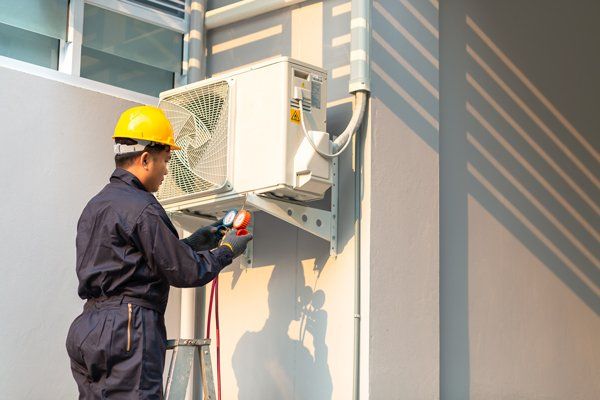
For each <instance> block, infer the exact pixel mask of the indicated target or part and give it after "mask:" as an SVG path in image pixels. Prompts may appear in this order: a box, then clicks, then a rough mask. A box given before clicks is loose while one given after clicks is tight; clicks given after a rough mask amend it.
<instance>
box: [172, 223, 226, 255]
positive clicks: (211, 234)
mask: <svg viewBox="0 0 600 400" xmlns="http://www.w3.org/2000/svg"><path fill="white" fill-rule="evenodd" d="M220 225H223V221H222V220H218V221H216V222H214V223H212V224H211V225H208V226H205V227H202V228H200V229H198V230H197V231H196V232H194V233H192V234H191V235H190V236H189V237H187V238H185V239H183V240H182V242H184V243H186V244H187V245H188V246H190V247H191V248H192V249H194V251H202V250H211V249H214V248H215V247H217V246H218V245H219V242H220V241H221V238H223V231H220V230H219V229H218V226H220Z"/></svg>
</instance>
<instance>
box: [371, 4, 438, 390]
mask: <svg viewBox="0 0 600 400" xmlns="http://www.w3.org/2000/svg"><path fill="white" fill-rule="evenodd" d="M372 20H373V32H372V41H371V49H372V58H371V67H372V74H371V76H372V80H373V82H372V83H373V92H372V105H371V107H372V109H371V126H372V132H371V134H372V137H370V138H369V142H370V145H371V150H370V157H371V161H370V168H371V171H370V172H371V177H370V184H369V183H368V184H367V185H368V187H367V188H366V189H365V190H370V202H371V205H370V208H369V209H367V210H365V212H370V242H371V245H370V254H371V256H370V266H369V268H370V274H371V279H370V288H369V290H370V293H371V295H370V308H369V312H370V317H369V320H370V327H369V337H370V345H369V351H370V360H369V367H370V368H369V392H370V398H372V399H401V398H406V399H433V398H438V397H439V385H438V382H439V313H438V309H439V299H438V287H439V282H438V276H439V255H438V254H439V243H438V241H439V223H438V214H439V211H438V202H439V183H438V176H439V155H438V148H439V134H438V130H439V122H438V121H439V61H438V53H439V51H438V10H437V7H436V5H435V4H433V3H432V2H429V1H426V0H422V1H415V0H411V1H407V0H400V1H398V0H378V1H374V2H373V9H372Z"/></svg>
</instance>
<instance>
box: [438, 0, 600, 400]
mask: <svg viewBox="0 0 600 400" xmlns="http://www.w3.org/2000/svg"><path fill="white" fill-rule="evenodd" d="M441 3H442V4H441V10H440V27H441V33H440V49H441V50H440V66H441V70H440V72H441V78H440V79H441V89H440V95H441V97H440V98H441V104H440V111H441V112H440V121H441V123H440V172H441V173H440V180H441V182H440V190H441V196H440V198H441V212H440V219H441V228H440V229H441V242H440V245H441V265H440V269H441V274H440V279H441V284H440V310H441V336H440V339H441V395H442V398H445V399H469V398H471V399H489V398H528V399H529V398H536V399H537V398H544V399H565V398H570V399H595V398H598V395H599V393H600V379H598V378H599V377H600V341H599V340H598V332H599V329H600V318H599V315H600V297H599V294H600V290H599V287H600V269H599V268H600V263H599V261H598V260H599V258H600V246H598V241H599V239H600V236H599V233H598V230H599V226H600V218H599V210H600V201H599V200H600V186H599V180H600V176H599V171H600V168H599V167H600V164H599V162H600V157H599V149H600V136H599V135H598V131H599V128H600V125H599V123H598V119H597V108H598V92H599V90H600V78H599V77H598V70H599V69H600V55H599V53H598V51H597V49H598V45H599V44H600V39H599V38H600V28H599V27H598V24H597V17H598V15H600V6H599V4H598V2H596V1H585V0H582V1H576V2H573V1H563V0H557V1H552V2H547V1H536V0H530V1H525V2H524V1H502V2H498V1H491V0H488V1H480V0H478V1H471V0H455V1H447V2H441Z"/></svg>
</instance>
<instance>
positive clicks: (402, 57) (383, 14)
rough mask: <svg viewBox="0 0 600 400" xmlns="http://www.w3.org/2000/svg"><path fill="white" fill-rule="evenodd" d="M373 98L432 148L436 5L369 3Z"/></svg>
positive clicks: (434, 141) (436, 101)
mask: <svg viewBox="0 0 600 400" xmlns="http://www.w3.org/2000/svg"><path fill="white" fill-rule="evenodd" d="M372 20H373V28H374V30H373V32H372V41H371V51H372V52H373V57H372V61H371V70H372V85H373V96H374V97H375V98H380V99H381V101H382V102H383V103H384V104H386V106H387V107H389V108H390V109H391V111H392V112H394V113H395V114H396V115H397V116H398V118H400V119H401V120H402V121H403V122H404V123H405V124H406V125H407V126H408V127H409V128H410V129H411V130H412V132H414V133H415V134H416V135H418V136H419V137H420V138H421V139H422V140H423V141H424V142H425V143H427V144H428V145H429V146H430V147H431V148H432V149H433V150H435V151H438V141H439V140H438V135H439V121H438V114H439V60H438V46H439V43H438V42H439V31H438V27H437V20H438V6H437V2H435V1H432V2H429V1H414V0H413V1H409V0H395V1H389V0H379V1H374V2H373V9H372Z"/></svg>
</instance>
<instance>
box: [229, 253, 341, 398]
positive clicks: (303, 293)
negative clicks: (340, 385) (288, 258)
mask: <svg viewBox="0 0 600 400" xmlns="http://www.w3.org/2000/svg"><path fill="white" fill-rule="evenodd" d="M296 275H297V276H296V278H297V279H296V280H291V279H289V266H285V265H281V266H280V265H276V266H275V267H274V269H273V272H272V274H271V277H270V279H269V283H268V291H269V294H268V304H269V316H268V318H267V320H266V321H265V325H264V327H263V328H262V329H261V330H260V331H258V332H246V333H245V334H244V335H243V336H242V337H241V338H240V340H239V341H238V343H237V345H236V348H235V351H234V353H233V357H232V362H231V364H232V366H233V370H234V373H235V377H236V380H237V385H238V399H240V400H248V399H312V400H321V399H322V400H325V399H331V395H332V380H331V374H330V372H329V366H328V364H327V345H326V343H325V334H326V331H327V312H326V311H325V310H323V306H324V304H325V293H324V292H323V291H322V290H313V289H312V288H310V287H309V286H305V285H304V275H303V270H302V265H299V266H298V268H297V270H296ZM291 303H293V304H291ZM290 307H292V308H293V309H294V310H295V312H294V313H293V314H292V313H290ZM294 322H295V324H298V323H299V332H298V333H297V334H298V339H292V338H291V337H290V335H289V334H288V332H289V330H290V325H291V324H292V323H294ZM294 333H295V332H294ZM307 333H308V334H309V335H310V336H311V337H312V347H311V348H312V350H313V351H312V352H311V351H309V349H308V347H307V343H306V336H307V335H306V334H307ZM294 336H295V335H294Z"/></svg>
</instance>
